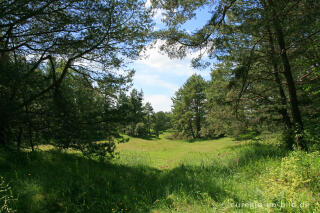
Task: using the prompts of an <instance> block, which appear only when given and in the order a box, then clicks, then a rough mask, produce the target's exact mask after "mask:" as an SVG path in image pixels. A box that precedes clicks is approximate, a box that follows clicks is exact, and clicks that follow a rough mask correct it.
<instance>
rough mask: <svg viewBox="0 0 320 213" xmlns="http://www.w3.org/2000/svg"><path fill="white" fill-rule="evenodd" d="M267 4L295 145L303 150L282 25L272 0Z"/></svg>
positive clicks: (300, 127)
mask: <svg viewBox="0 0 320 213" xmlns="http://www.w3.org/2000/svg"><path fill="white" fill-rule="evenodd" d="M268 3H269V6H270V7H271V12H272V18H271V19H272V24H273V27H274V30H275V33H276V36H277V41H278V45H279V49H280V58H281V62H282V65H283V74H284V76H285V79H286V82H287V84H288V92H289V99H290V106H291V113H292V118H293V124H294V128H295V134H296V145H297V147H298V148H301V149H303V150H307V146H306V144H305V143H304V141H303V136H302V133H303V123H302V118H301V113H300V110H299V103H298V98H297V92H296V87H295V83H294V80H293V77H292V72H291V66H290V62H289V59H288V56H287V52H286V43H285V39H284V35H283V31H282V27H281V25H280V20H279V18H278V16H277V14H276V11H275V9H274V7H275V6H274V5H273V1H272V0H268Z"/></svg>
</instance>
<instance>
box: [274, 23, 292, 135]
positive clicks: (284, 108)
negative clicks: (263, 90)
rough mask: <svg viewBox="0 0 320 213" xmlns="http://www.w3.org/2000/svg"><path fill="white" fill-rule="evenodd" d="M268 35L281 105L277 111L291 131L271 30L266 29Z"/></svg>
mask: <svg viewBox="0 0 320 213" xmlns="http://www.w3.org/2000/svg"><path fill="white" fill-rule="evenodd" d="M268 34H269V42H270V49H271V52H270V58H271V61H272V65H273V75H274V78H275V82H276V83H277V85H278V88H279V95H280V100H281V104H282V106H283V107H282V108H281V109H280V110H279V113H280V114H281V116H282V120H283V123H284V124H285V126H286V128H287V129H291V127H292V124H291V121H290V117H289V115H288V112H287V108H286V106H287V97H286V95H285V93H284V90H283V87H282V84H281V80H280V77H279V69H278V64H277V61H276V59H275V50H274V43H273V38H272V34H271V30H270V28H269V27H268Z"/></svg>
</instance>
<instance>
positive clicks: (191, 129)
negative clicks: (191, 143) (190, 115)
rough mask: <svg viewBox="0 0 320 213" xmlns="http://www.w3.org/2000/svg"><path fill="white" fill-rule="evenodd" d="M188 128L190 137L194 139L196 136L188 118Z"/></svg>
mask: <svg viewBox="0 0 320 213" xmlns="http://www.w3.org/2000/svg"><path fill="white" fill-rule="evenodd" d="M189 129H190V132H191V134H192V138H193V139H195V138H196V136H195V135H194V131H193V128H192V122H191V120H189Z"/></svg>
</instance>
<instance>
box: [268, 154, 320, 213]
mask: <svg viewBox="0 0 320 213" xmlns="http://www.w3.org/2000/svg"><path fill="white" fill-rule="evenodd" d="M319 163H320V155H319V152H312V153H305V152H302V151H294V152H292V153H290V155H289V156H288V157H285V158H283V159H282V160H281V165H280V166H279V167H275V168H270V169H269V170H267V173H266V177H265V178H264V179H262V180H263V181H264V183H263V185H264V186H265V188H266V189H265V191H267V196H266V197H267V199H269V200H270V202H271V201H272V202H274V203H277V204H279V206H280V204H281V202H282V203H285V204H286V205H287V204H288V203H289V202H290V203H294V204H295V205H296V207H295V208H297V209H300V210H301V211H303V212H305V211H307V210H308V211H313V212H317V211H319V210H320V202H319V194H318V193H317V191H318V190H319V186H320V177H319V172H320V170H319V167H318V166H317V165H319ZM310 189H312V190H310ZM303 203H304V204H305V205H306V204H307V207H304V208H301V206H300V205H301V204H303ZM279 209H281V208H279ZM288 212H296V211H295V210H292V209H288Z"/></svg>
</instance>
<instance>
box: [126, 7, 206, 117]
mask: <svg viewBox="0 0 320 213" xmlns="http://www.w3.org/2000/svg"><path fill="white" fill-rule="evenodd" d="M209 16H210V15H209V14H208V12H206V11H204V10H200V11H198V12H197V16H196V19H195V20H192V21H189V22H188V23H186V24H185V25H184V27H185V29H186V30H189V31H193V30H195V29H197V28H200V27H201V26H203V24H205V23H206V20H208V17H209ZM154 19H155V21H156V28H161V26H162V24H161V11H157V13H156V14H155V16H154ZM162 42H163V41H158V42H157V44H156V45H155V46H154V48H151V47H148V48H147V51H146V53H145V56H146V57H142V58H141V59H139V60H137V61H135V62H134V63H133V64H132V67H133V68H134V69H135V71H136V73H135V76H134V78H133V84H134V86H133V87H134V88H136V89H138V90H140V89H142V90H143V92H144V101H145V102H150V103H151V104H152V106H153V108H154V111H155V112H157V111H170V110H171V105H172V102H171V97H173V96H174V94H175V91H177V90H178V89H179V88H180V87H181V86H182V85H183V84H184V82H185V81H186V80H187V79H188V78H189V77H190V76H191V75H192V74H194V73H197V74H200V75H202V76H203V77H204V78H205V79H207V80H208V79H209V76H210V71H209V69H206V70H196V69H193V68H192V67H191V59H192V57H193V56H195V55H196V53H194V54H193V55H190V54H189V55H187V57H186V58H184V59H182V60H179V59H170V58H169V57H168V56H166V55H165V54H164V53H161V52H160V50H159V46H160V45H161V43H162Z"/></svg>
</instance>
